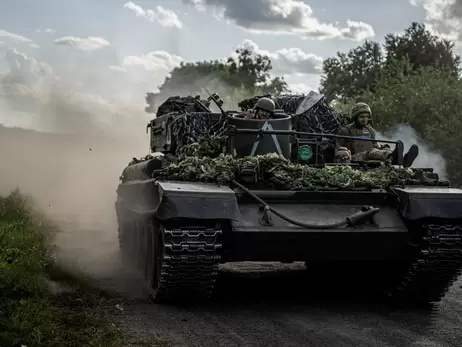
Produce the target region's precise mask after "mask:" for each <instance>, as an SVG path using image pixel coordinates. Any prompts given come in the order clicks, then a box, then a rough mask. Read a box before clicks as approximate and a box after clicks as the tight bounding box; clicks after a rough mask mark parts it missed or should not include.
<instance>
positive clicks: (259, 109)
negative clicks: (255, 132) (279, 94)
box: [245, 98, 276, 119]
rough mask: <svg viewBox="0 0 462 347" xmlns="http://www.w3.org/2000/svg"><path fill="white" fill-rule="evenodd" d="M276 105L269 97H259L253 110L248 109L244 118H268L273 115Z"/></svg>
mask: <svg viewBox="0 0 462 347" xmlns="http://www.w3.org/2000/svg"><path fill="white" fill-rule="evenodd" d="M275 108H276V105H275V104H274V101H273V100H271V99H270V98H260V99H258V101H257V103H256V104H255V107H254V108H253V110H248V111H247V114H246V116H245V119H269V118H271V117H272V116H273V114H274V110H275Z"/></svg>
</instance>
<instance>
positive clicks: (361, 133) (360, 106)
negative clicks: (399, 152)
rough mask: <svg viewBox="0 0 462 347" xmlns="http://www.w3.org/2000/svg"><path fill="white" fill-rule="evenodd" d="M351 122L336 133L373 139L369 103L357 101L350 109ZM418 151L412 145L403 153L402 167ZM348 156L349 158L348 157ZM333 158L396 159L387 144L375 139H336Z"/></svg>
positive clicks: (339, 159) (346, 160)
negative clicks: (379, 142)
mask: <svg viewBox="0 0 462 347" xmlns="http://www.w3.org/2000/svg"><path fill="white" fill-rule="evenodd" d="M351 116H352V120H353V123H351V124H348V125H347V126H345V127H343V128H342V129H340V131H339V132H338V135H342V136H351V137H361V138H366V139H371V140H372V139H375V130H374V129H373V128H372V127H371V126H370V125H369V122H370V120H371V118H372V111H371V108H370V107H369V105H367V104H366V103H364V102H358V103H357V104H355V105H354V106H353V108H352V110H351ZM418 153H419V149H418V147H417V146H416V145H412V146H411V148H410V149H409V151H408V153H406V154H405V155H404V163H403V166H404V167H410V166H411V165H412V163H413V162H414V160H415V159H416V157H417V155H418ZM348 157H349V158H348ZM335 160H336V161H337V162H349V161H350V160H353V161H365V160H381V161H386V160H391V162H392V163H394V162H395V160H396V152H395V151H393V150H391V148H390V146H389V145H381V144H378V143H377V142H375V141H361V140H354V139H337V144H336V155H335Z"/></svg>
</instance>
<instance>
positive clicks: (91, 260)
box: [0, 49, 237, 291]
mask: <svg viewBox="0 0 462 347" xmlns="http://www.w3.org/2000/svg"><path fill="white" fill-rule="evenodd" d="M0 59H1V56H0ZM5 60H6V62H7V64H8V67H9V71H7V73H6V74H5V75H4V76H1V75H0V79H1V83H0V123H3V126H1V127H0V163H1V169H0V194H8V192H10V191H11V190H13V189H15V188H19V189H20V190H21V191H22V192H23V193H25V194H27V195H30V196H31V197H32V199H33V201H34V203H36V206H37V207H38V208H39V209H40V210H42V211H44V212H45V214H46V216H47V218H49V219H50V220H51V221H52V222H53V223H54V224H55V225H56V226H57V227H58V228H57V229H58V230H59V231H58V232H56V234H55V235H54V237H53V244H54V246H55V254H56V256H57V260H58V261H59V262H60V263H61V264H63V265H65V266H67V267H69V268H74V267H77V268H78V269H79V270H83V271H84V272H85V273H87V274H88V275H91V276H93V277H94V278H95V279H103V280H104V281H105V283H104V284H109V285H114V287H115V288H114V289H116V290H123V291H125V290H129V288H126V287H127V286H128V287H130V285H131V284H132V283H133V281H127V276H128V278H129V279H131V280H133V279H136V276H135V277H133V275H134V274H133V271H131V270H130V269H123V268H121V265H120V263H119V254H118V234H117V221H116V214H115V206H114V203H115V201H116V188H117V185H118V183H119V176H120V174H121V173H122V170H123V168H124V167H125V166H126V165H127V164H128V162H129V161H130V160H131V159H132V158H133V157H141V156H144V155H146V154H149V136H148V134H146V125H147V123H148V122H149V120H150V119H152V118H153V117H154V115H150V114H147V113H146V112H145V110H144V109H145V107H146V106H147V105H146V102H145V95H146V93H147V92H150V91H155V90H156V89H157V88H156V87H157V85H156V84H155V83H152V84H151V85H150V86H149V87H148V86H147V85H146V84H141V85H140V86H137V84H136V83H135V84H133V83H132V84H130V85H127V84H126V83H125V82H126V80H123V79H121V80H119V79H117V77H114V76H111V77H108V76H107V75H106V74H105V72H104V71H101V73H100V74H96V75H92V76H91V83H88V84H86V85H85V84H84V85H82V83H81V82H79V75H81V74H83V72H81V71H77V72H76V73H74V75H71V76H70V78H69V75H68V78H67V79H65V78H63V77H62V76H60V75H58V73H56V72H55V71H53V70H52V68H51V67H50V66H48V65H47V64H46V63H43V62H40V61H38V60H36V59H35V58H33V57H30V56H26V55H25V54H23V53H21V52H18V51H16V50H14V49H13V50H9V51H7V52H6V56H5ZM82 69H84V67H83V68H82ZM116 76H117V75H116ZM197 86H201V87H202V88H203V89H202V91H201V97H202V98H206V97H207V93H206V91H205V88H207V89H208V90H209V91H210V92H211V93H213V92H217V93H218V94H220V95H221V96H222V97H224V99H225V105H226V107H227V108H229V107H231V106H235V107H237V102H234V101H233V98H232V95H231V98H230V91H231V89H230V88H227V87H226V86H223V85H222V84H219V83H218V82H217V81H213V80H205V79H204V80H200V81H197V84H196V85H194V86H189V87H186V86H174V87H173V88H172V89H171V90H168V91H167V93H166V94H164V95H161V96H160V98H158V100H157V101H156V104H157V105H159V104H160V103H161V102H163V101H164V100H165V98H167V97H168V96H171V95H189V94H191V93H192V92H197V90H198V89H197ZM200 89H201V88H199V90H200ZM127 95H128V96H127ZM127 270H128V271H127ZM109 282H110V283H109ZM122 286H124V287H123V288H122Z"/></svg>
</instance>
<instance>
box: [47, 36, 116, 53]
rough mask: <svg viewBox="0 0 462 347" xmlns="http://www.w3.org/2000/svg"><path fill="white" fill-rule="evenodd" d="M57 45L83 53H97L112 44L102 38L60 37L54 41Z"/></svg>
mask: <svg viewBox="0 0 462 347" xmlns="http://www.w3.org/2000/svg"><path fill="white" fill-rule="evenodd" d="M54 43H55V44H56V45H65V46H70V47H75V48H77V49H79V50H82V51H88V52H91V51H96V50H98V49H101V48H103V47H106V46H109V45H110V43H109V41H107V40H106V39H104V38H102V37H94V36H88V37H75V36H65V37H60V38H58V39H56V40H55V41H54Z"/></svg>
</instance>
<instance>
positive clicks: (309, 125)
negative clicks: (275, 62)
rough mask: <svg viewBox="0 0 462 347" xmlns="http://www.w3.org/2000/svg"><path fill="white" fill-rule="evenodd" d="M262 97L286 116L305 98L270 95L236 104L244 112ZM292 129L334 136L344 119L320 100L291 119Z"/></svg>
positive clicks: (323, 100)
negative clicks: (271, 101)
mask: <svg viewBox="0 0 462 347" xmlns="http://www.w3.org/2000/svg"><path fill="white" fill-rule="evenodd" d="M262 97H269V98H272V99H273V100H274V101H275V103H276V108H279V109H282V110H284V112H285V113H287V114H295V111H296V110H297V107H298V105H300V103H301V102H302V100H303V99H304V98H305V95H281V96H275V97H272V96H271V95H269V94H268V95H261V96H255V97H253V98H250V99H246V100H243V101H241V102H240V103H238V106H239V107H240V108H241V110H242V111H246V110H248V109H251V108H253V107H254V106H255V104H256V103H257V101H258V99H260V98H262ZM293 121H294V123H293V125H294V129H295V130H297V131H303V132H311V133H324V134H334V133H337V131H338V130H339V129H340V128H341V127H342V126H343V125H345V124H346V119H344V117H343V116H342V115H340V114H339V113H338V112H337V111H335V110H334V109H333V108H332V107H331V106H330V105H329V104H328V103H327V101H326V99H325V98H324V97H322V98H321V100H320V101H318V102H317V103H316V104H315V105H314V106H313V107H311V108H310V109H309V110H308V111H307V112H305V113H303V114H301V115H299V116H295V117H294V118H293Z"/></svg>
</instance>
